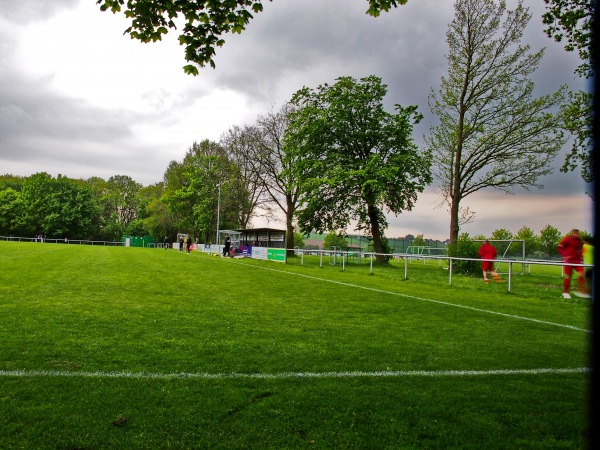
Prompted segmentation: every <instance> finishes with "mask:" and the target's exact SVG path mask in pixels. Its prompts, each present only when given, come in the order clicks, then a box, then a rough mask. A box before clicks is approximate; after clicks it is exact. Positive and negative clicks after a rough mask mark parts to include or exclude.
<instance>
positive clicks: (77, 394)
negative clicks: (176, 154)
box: [0, 242, 589, 449]
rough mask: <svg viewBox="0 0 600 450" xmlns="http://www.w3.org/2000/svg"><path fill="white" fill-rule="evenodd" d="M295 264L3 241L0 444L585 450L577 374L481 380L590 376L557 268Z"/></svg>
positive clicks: (577, 307) (581, 383) (584, 338)
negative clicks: (499, 278)
mask: <svg viewBox="0 0 600 450" xmlns="http://www.w3.org/2000/svg"><path fill="white" fill-rule="evenodd" d="M300 262H301V260H300V258H292V259H291V260H290V261H289V262H288V264H279V263H271V262H266V261H250V260H238V259H235V260H231V259H222V258H216V257H211V256H208V255H204V254H199V253H193V254H192V255H186V254H180V253H179V252H177V251H164V250H156V249H138V248H135V249H131V248H118V247H87V246H77V245H58V244H32V243H6V242H0V264H1V265H2V268H3V270H2V271H1V272H0V349H1V352H0V370H1V371H3V375H2V376H0V386H1V389H0V416H1V417H3V420H2V422H0V448H64V449H74V448H78V449H83V448H88V449H95V448H303V447H318V448H549V447H557V448H582V447H584V446H585V429H586V390H587V375H586V374H585V373H577V372H576V373H535V372H529V373H505V374H500V373H494V372H491V371H498V370H507V371H511V370H513V371H514V370H531V371H533V370H535V369H541V368H549V369H573V368H584V367H587V365H588V362H587V344H588V338H589V333H587V332H586V331H585V330H587V329H589V324H588V320H589V301H583V300H581V299H573V300H570V301H564V300H563V299H561V298H560V283H561V280H560V269H558V268H541V267H540V268H535V269H532V275H525V276H520V277H515V280H514V283H513V291H512V293H508V292H507V286H506V284H505V283H503V284H491V285H487V286H486V285H484V284H483V282H482V281H481V279H480V278H475V277H473V278H470V277H462V276H456V275H455V276H454V277H453V280H452V285H451V286H450V285H449V283H448V272H447V271H446V270H444V268H443V267H441V266H440V265H439V264H438V263H437V262H435V263H431V262H430V263H428V264H422V263H419V262H413V263H411V264H410V265H409V278H408V280H405V279H404V265H403V264H404V263H403V262H393V263H392V264H391V265H390V266H389V267H379V266H377V267H375V269H374V274H373V275H370V274H369V267H368V265H366V264H362V265H357V264H351V265H348V266H346V267H345V270H344V271H342V270H341V266H340V265H339V264H338V265H337V266H332V265H330V264H329V263H327V264H324V266H323V267H322V268H320V267H319V263H318V260H310V258H305V260H304V265H301V264H300ZM530 319H531V320H530ZM559 325H566V326H569V327H575V328H576V329H574V328H565V327H561V326H559ZM17 371H21V372H17ZM38 371H47V372H44V373H41V372H38ZM353 371H358V372H366V373H374V372H382V373H383V374H394V373H396V372H410V371H420V372H426V373H425V374H423V373H421V374H420V375H418V374H414V375H404V376H401V375H394V376H388V377H385V376H379V377H375V376H358V375H354V376H351V375H347V376H338V377H332V376H329V377H325V376H323V377H310V376H306V374H324V373H335V374H340V373H344V372H353ZM448 371H481V372H479V373H478V374H477V375H475V374H472V375H464V374H463V375H450V374H449V373H448ZM290 372H294V373H298V374H305V376H300V375H296V376H292V375H289V376H286V377H284V378H257V377H254V378H253V377H246V378H243V377H236V376H232V375H231V374H245V375H251V374H262V375H278V374H279V375H280V374H283V373H290ZM78 374H79V376H78ZM127 374H132V376H134V377H135V378H131V377H127ZM148 374H161V375H162V377H156V378H150V377H149V375H148ZM169 374H170V376H169ZM181 374H209V375H210V377H208V378H200V377H191V376H187V377H186V376H184V375H181ZM219 374H221V375H219Z"/></svg>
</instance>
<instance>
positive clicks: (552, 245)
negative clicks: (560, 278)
mask: <svg viewBox="0 0 600 450" xmlns="http://www.w3.org/2000/svg"><path fill="white" fill-rule="evenodd" d="M561 239H562V233H561V232H560V231H559V230H558V228H555V227H553V226H551V225H546V227H544V229H543V230H541V231H540V240H539V243H540V249H541V250H542V251H543V252H544V253H546V254H547V255H548V258H552V257H553V256H555V255H557V254H558V250H557V248H558V243H559V242H560V240H561Z"/></svg>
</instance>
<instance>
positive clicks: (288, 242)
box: [285, 195, 294, 256]
mask: <svg viewBox="0 0 600 450" xmlns="http://www.w3.org/2000/svg"><path fill="white" fill-rule="evenodd" d="M286 203H287V208H286V211H285V248H286V249H287V250H286V254H287V256H293V255H294V206H293V202H292V196H291V195H286Z"/></svg>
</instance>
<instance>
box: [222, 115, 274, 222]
mask: <svg viewBox="0 0 600 450" xmlns="http://www.w3.org/2000/svg"><path fill="white" fill-rule="evenodd" d="M220 143H221V145H222V146H223V148H224V149H225V151H226V153H227V156H228V158H229V159H230V161H231V162H232V163H233V164H234V165H235V167H236V170H237V171H238V173H239V176H238V177H236V178H235V179H234V180H232V186H231V189H232V190H233V191H234V192H235V195H236V197H237V198H238V199H239V200H240V202H239V206H238V209H237V211H238V213H239V217H238V222H239V224H240V227H241V228H248V225H249V224H250V221H251V219H252V218H253V217H254V216H255V215H256V210H257V208H258V207H260V206H261V205H263V203H264V191H265V188H264V183H263V176H262V174H261V172H260V171H258V170H256V161H255V160H254V159H253V158H254V157H255V155H256V154H257V150H256V149H257V147H259V146H260V140H259V139H258V132H257V130H256V128H255V127H251V126H245V127H239V126H233V127H231V128H230V129H229V130H227V131H226V132H225V133H224V134H223V135H222V136H221V139H220Z"/></svg>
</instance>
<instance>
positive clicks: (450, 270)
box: [448, 258, 452, 286]
mask: <svg viewBox="0 0 600 450" xmlns="http://www.w3.org/2000/svg"><path fill="white" fill-rule="evenodd" d="M448 263H449V264H448V272H450V282H449V285H450V286H452V258H448Z"/></svg>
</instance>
